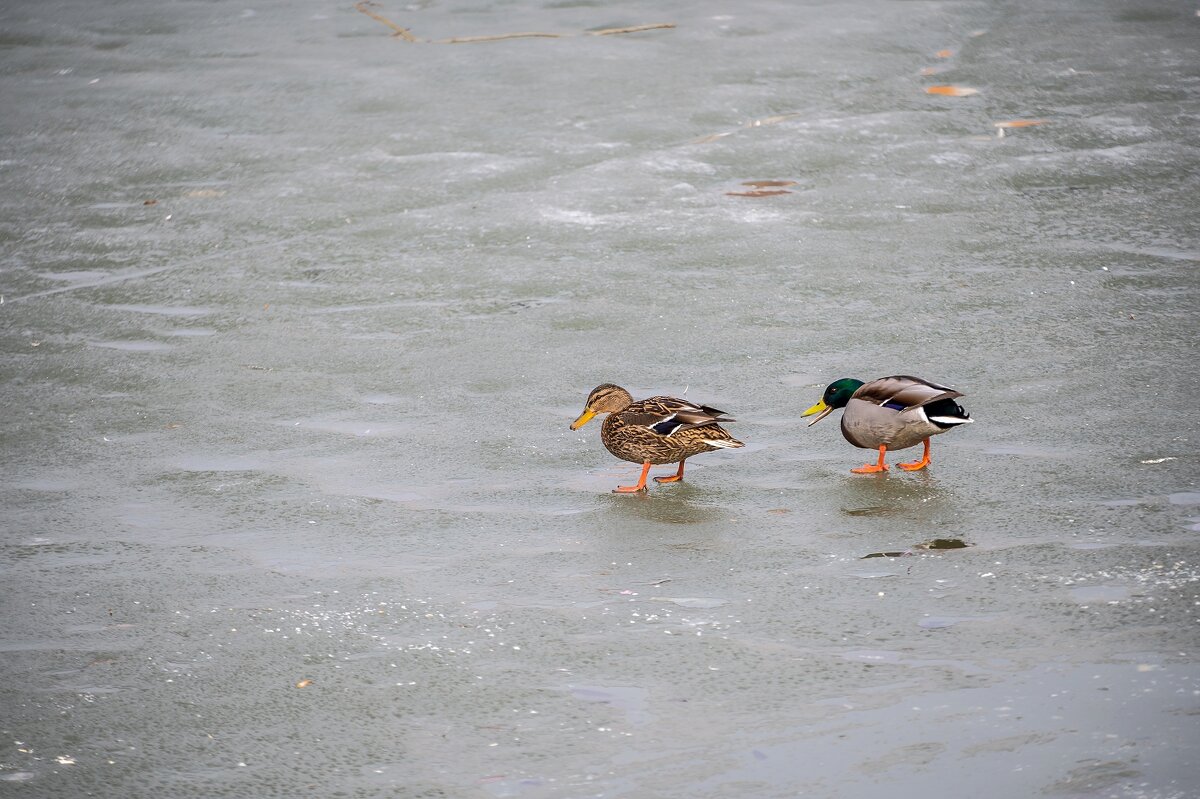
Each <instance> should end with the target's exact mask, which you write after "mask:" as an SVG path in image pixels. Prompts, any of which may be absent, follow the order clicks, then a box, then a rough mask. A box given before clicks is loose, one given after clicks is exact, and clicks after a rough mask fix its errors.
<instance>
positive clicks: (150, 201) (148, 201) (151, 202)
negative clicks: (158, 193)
mask: <svg viewBox="0 0 1200 799" xmlns="http://www.w3.org/2000/svg"><path fill="white" fill-rule="evenodd" d="M142 205H158V200H146V201H145V202H144V203H142Z"/></svg>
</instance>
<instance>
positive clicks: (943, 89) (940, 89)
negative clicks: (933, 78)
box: [925, 86, 979, 97]
mask: <svg viewBox="0 0 1200 799" xmlns="http://www.w3.org/2000/svg"><path fill="white" fill-rule="evenodd" d="M925 93H926V94H942V95H945V96H947V97H970V96H971V95H972V94H979V89H972V88H971V87H970V86H926V87H925Z"/></svg>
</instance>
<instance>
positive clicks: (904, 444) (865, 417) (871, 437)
mask: <svg viewBox="0 0 1200 799" xmlns="http://www.w3.org/2000/svg"><path fill="white" fill-rule="evenodd" d="M961 396H962V392H959V391H955V390H954V389H952V388H948V387H947V386H939V385H938V384H937V383H930V382H929V381H928V380H922V379H921V378H919V377H909V376H908V375H894V376H892V377H881V378H879V379H878V380H872V381H871V382H870V383H864V382H863V381H861V380H853V379H851V378H848V377H847V378H843V379H841V380H835V381H834V382H832V383H830V384H829V385H828V386H826V387H825V393H824V395H823V396H822V397H821V399H820V400H818V401H817V404H816V405H814V406H812V407H811V408H809V409H808V410H806V411H805V412H804V413H802V414H800V415H801V416H811V415H813V414H814V413H819V414H821V415H820V416H818V417H817V418H816V419H813V420H812V421H811V422H809V423H808V426H809V427H812V426H813V425H814V424H816V423H817V422H819V421H821V420H822V419H824V418H825V417H826V416H828V415H829V414H831V413H833V412H834V411H835V410H836V409H838V408H845V409H846V411H845V413H843V414H842V435H843V436H845V437H846V440H847V441H849V442H850V443H851V444H853V445H854V446H856V447H862V448H863V449H875V448H876V447H878V448H879V462H878V463H875V464H871V463H868V464H866V465H865V466H860V467H859V468H857V469H851V470H850V471H852V472H854V473H855V474H871V473H872V472H886V471H887V468H888V467H887V464H886V463H884V462H883V455H884V453H885V452H887V451H888V450H889V449H907V448H908V447H912V446H916V445H917V444H919V443H921V442H924V443H925V454H924V455H922V456H921V460H919V461H913V462H912V463H899V464H896V465H897V466H899V467H900V468H901V469H907V470H908V471H916V470H917V469H924V468H925V467H926V466H928V465H929V437H930V436H935V435H937V434H938V433H944V432H946V431H947V430H949V429H951V428H953V427H957V426H958V425H960V424H967V423H968V422H971V421H974V420H973V419H971V417H970V415H969V414H968V413H967V412H966V411H965V410H963V407H962V406H961V405H959V404H958V403H957V402H955V401H954V400H955V398H956V397H961Z"/></svg>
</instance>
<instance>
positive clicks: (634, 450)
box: [571, 383, 745, 494]
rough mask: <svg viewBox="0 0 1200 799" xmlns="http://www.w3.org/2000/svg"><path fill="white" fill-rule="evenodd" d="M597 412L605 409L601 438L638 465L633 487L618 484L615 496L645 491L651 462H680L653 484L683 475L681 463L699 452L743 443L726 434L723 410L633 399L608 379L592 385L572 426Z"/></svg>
mask: <svg viewBox="0 0 1200 799" xmlns="http://www.w3.org/2000/svg"><path fill="white" fill-rule="evenodd" d="M598 413H607V414H608V418H607V419H605V420H604V426H603V427H601V428H600V440H601V441H602V442H604V446H605V447H607V448H608V451H609V452H611V453H612V454H613V455H616V456H617V457H618V458H620V459H621V460H625V461H631V462H633V463H640V464H642V476H641V477H640V478H638V483H637V485H635V486H617V487H616V488H615V489H614V490H613V493H614V494H630V493H633V492H635V491H645V490H646V474H647V473H648V472H649V471H650V466H651V465H652V464H662V463H675V462H676V461H678V462H679V471H678V472H676V473H675V474H674V475H673V476H671V477H655V478H654V481H655V482H657V483H674V482H677V481H679V480H682V479H683V462H684V461H685V460H687V459H688V458H690V457H691V456H693V455H697V454H699V453H701V452H712V451H713V450H716V449H732V448H736V447H741V446H745V445H744V444H742V442H740V441H738V440H737V439H735V438H734V437H733V436H731V435H729V432H728V431H726V430H725V429H723V428H722V427H721V426H720V425H719V424H717V423H718V422H732V421H736V420H734V419H727V418H725V415H724V414H725V412H724V411H718V410H717V409H716V408H710V407H708V406H707V405H696V404H694V403H691V402H688V401H687V400H682V399H678V398H676V397H651V398H650V399H644V400H641V401H640V402H634V401H633V397H632V396H630V394H629V392H628V391H626V390H625V389H623V388H621V387H620V386H614V385H613V384H612V383H605V384H604V385H601V386H596V387H595V388H594V389H592V393H591V394H588V398H587V404H586V405H585V406H584V409H583V413H581V414H579V418H578V419H576V420H575V421H574V422H572V423H571V429H572V430H578V429H579V428H581V427H583V426H584V425H585V424H587V423H588V422H589V421H591V419H592V417H593V416H595V415H596V414H598Z"/></svg>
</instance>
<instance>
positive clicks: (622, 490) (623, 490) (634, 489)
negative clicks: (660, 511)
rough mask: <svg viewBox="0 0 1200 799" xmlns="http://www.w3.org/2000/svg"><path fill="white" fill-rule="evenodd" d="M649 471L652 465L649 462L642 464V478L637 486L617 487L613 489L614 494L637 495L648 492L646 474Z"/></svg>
mask: <svg viewBox="0 0 1200 799" xmlns="http://www.w3.org/2000/svg"><path fill="white" fill-rule="evenodd" d="M649 471H650V464H649V463H648V462H647V463H643V464H642V476H641V477H639V478H638V481H637V485H635V486H617V487H616V488H614V489H613V491H612V492H613V493H614V494H636V493H638V492H639V491H645V490H646V474H647V473H648V472H649Z"/></svg>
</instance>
